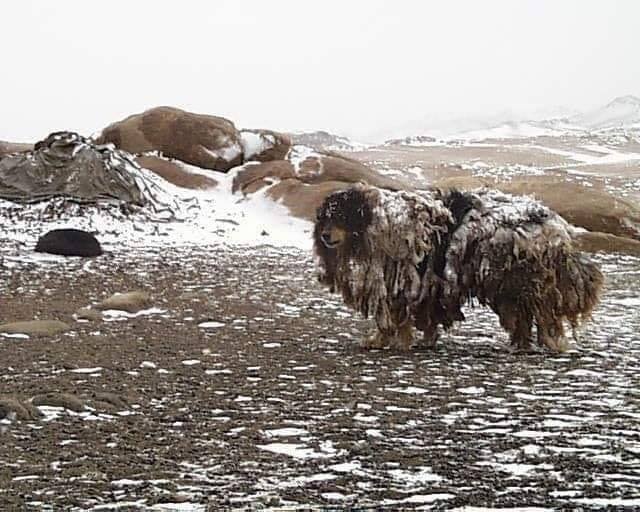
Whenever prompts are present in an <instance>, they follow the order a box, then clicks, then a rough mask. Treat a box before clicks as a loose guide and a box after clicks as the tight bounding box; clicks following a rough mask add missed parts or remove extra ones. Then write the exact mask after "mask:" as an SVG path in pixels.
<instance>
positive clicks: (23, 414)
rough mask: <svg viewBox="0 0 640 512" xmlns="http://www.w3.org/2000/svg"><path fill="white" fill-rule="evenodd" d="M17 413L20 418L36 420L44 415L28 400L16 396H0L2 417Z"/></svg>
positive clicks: (0, 413)
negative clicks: (24, 400)
mask: <svg viewBox="0 0 640 512" xmlns="http://www.w3.org/2000/svg"><path fill="white" fill-rule="evenodd" d="M12 415H15V416H16V417H17V418H18V419H19V420H35V419H37V418H39V417H40V416H42V414H41V413H40V411H39V410H38V409H37V408H35V407H34V406H33V405H32V404H30V403H28V402H22V401H20V400H18V399H17V398H14V397H8V396H5V397H0V419H2V418H9V417H11V416H12Z"/></svg>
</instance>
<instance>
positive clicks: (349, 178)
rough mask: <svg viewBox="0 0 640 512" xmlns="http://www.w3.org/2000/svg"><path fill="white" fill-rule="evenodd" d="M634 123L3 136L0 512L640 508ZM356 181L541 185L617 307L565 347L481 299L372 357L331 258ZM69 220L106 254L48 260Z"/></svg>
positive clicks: (122, 125)
mask: <svg viewBox="0 0 640 512" xmlns="http://www.w3.org/2000/svg"><path fill="white" fill-rule="evenodd" d="M627 100H628V101H627V103H625V105H627V106H625V107H624V109H622V107H620V106H619V103H620V102H614V105H613V107H612V108H610V109H608V110H607V112H609V111H615V112H616V113H617V115H618V118H616V119H619V118H620V115H619V114H620V112H621V111H624V116H627V115H628V111H629V108H633V102H632V101H631V100H629V99H628V98H627ZM628 105H631V107H628ZM621 109H622V110H621ZM627 117H628V116H627ZM614 118H615V116H613V117H612V116H608V117H607V116H606V115H604V114H603V115H595V114H593V113H592V115H591V117H589V119H590V120H591V121H590V122H593V123H595V124H594V125H593V126H594V128H593V129H591V128H590V129H586V128H585V129H583V130H581V131H576V130H573V131H570V130H568V129H567V130H564V131H563V132H562V135H557V134H554V135H549V134H548V133H546V134H544V135H540V134H537V135H534V136H532V135H526V136H523V135H522V134H523V133H525V131H524V130H521V131H520V135H521V136H518V137H514V136H513V134H511V135H510V136H509V137H501V138H496V137H495V135H496V133H497V132H496V131H495V130H493V131H492V132H491V134H490V135H492V136H491V137H486V136H483V138H481V139H479V140H476V139H475V138H473V137H472V138H463V137H462V138H454V139H443V138H440V137H438V136H431V135H428V134H417V135H415V136H409V137H406V138H405V137H403V138H400V139H398V140H394V141H389V142H388V143H387V144H381V145H373V146H363V145H357V144H347V143H346V142H345V143H344V146H343V147H340V148H338V147H328V146H326V145H323V144H325V143H326V144H329V145H331V144H333V143H335V141H336V140H337V139H335V138H332V137H329V138H326V137H325V138H324V139H323V138H322V137H319V138H318V137H316V136H313V137H311V138H310V139H309V140H307V141H305V140H301V139H300V138H299V134H298V135H293V136H290V135H287V134H281V133H277V132H274V131H271V130H268V129H254V128H248V129H245V128H242V129H239V128H237V127H236V126H235V125H234V124H233V123H232V122H231V121H229V120H225V119H223V118H218V117H215V116H204V115H198V114H191V113H188V112H184V111H181V110H178V109H172V108H169V107H161V108H159V109H152V110H151V111H147V112H145V113H140V114H135V115H133V116H131V117H129V118H126V119H124V120H122V121H119V122H116V123H114V124H112V125H110V126H109V127H107V128H105V130H103V131H102V132H101V133H100V134H99V135H98V136H97V138H96V139H95V140H93V139H88V138H84V137H82V136H80V135H77V134H70V133H68V132H65V133H64V134H57V135H55V136H52V137H48V138H46V139H43V141H40V142H38V143H37V144H35V145H29V144H26V145H10V144H7V143H3V144H0V359H1V360H2V361H4V362H5V364H4V366H3V372H2V374H1V375H0V380H1V382H2V386H0V440H1V441H2V442H1V443H0V509H2V510H30V509H33V510H104V509H113V510H167V511H168V510H172V511H173V510H190V511H201V510H202V511H204V510H224V509H234V510H257V509H260V510H296V509H300V508H304V509H314V508H316V509H322V510H327V509H334V510H343V509H346V508H353V509H358V510H380V509H388V510H398V509H436V510H440V509H447V510H450V509H453V510H456V509H457V510H479V509H481V510H490V509H498V508H502V509H504V508H517V509H523V508H524V507H529V508H528V509H529V510H554V509H582V510H590V509H602V508H606V509H609V510H617V509H628V510H632V509H637V508H638V507H640V501H639V496H638V492H637V489H638V487H639V485H640V470H639V469H638V468H639V467H640V414H639V413H638V410H639V409H638V404H639V403H640V396H639V395H638V389H639V387H640V386H639V385H640V380H639V377H638V375H639V370H640V365H639V363H638V361H639V360H640V359H639V357H640V336H639V335H638V332H640V314H639V313H638V311H639V306H640V300H639V298H638V290H639V289H640V258H639V257H638V256H640V248H639V246H640V208H639V206H638V199H639V198H640V142H639V141H640V138H639V137H638V136H637V133H636V132H635V131H634V129H633V128H632V127H631V128H628V127H625V126H623V127H620V126H618V125H617V124H616V121H615V119H614ZM612 119H614V121H612ZM625 119H626V118H625ZM562 122H563V123H565V124H567V123H568V121H562ZM584 122H585V123H586V121H584ZM611 123H613V126H611ZM556 124H558V123H556ZM547 128H548V127H547ZM547 128H545V129H547ZM501 133H502V135H504V134H505V133H506V132H505V131H504V130H503V131H502V132H501ZM476 135H478V133H476ZM481 135H482V134H481ZM484 135H487V133H484ZM492 137H493V138H492ZM344 140H346V141H347V142H348V139H344ZM313 141H316V142H318V143H317V144H315V143H313V144H312V142H313ZM322 141H325V142H322ZM326 141H328V142H326ZM342 142H344V141H341V143H342ZM311 146H314V147H311ZM338 149H339V151H336V150H338ZM1 151H5V152H4V153H2V152H1ZM81 164H82V165H81ZM83 169H84V170H87V169H88V170H90V172H88V171H87V172H85V173H84V174H83V171H82V170H83ZM357 181H365V182H368V183H371V184H374V185H377V186H382V187H387V188H394V189H397V188H419V187H428V186H457V187H461V188H467V187H478V186H484V185H488V186H492V187H497V188H501V189H503V190H505V191H508V192H513V193H528V194H532V195H535V196H536V197H538V198H539V199H540V200H542V201H543V202H545V203H546V204H548V205H549V206H551V207H552V208H554V209H556V210H557V211H558V212H559V213H560V214H561V215H563V216H564V217H565V218H567V220H569V221H570V222H572V223H573V224H574V225H575V226H576V232H575V236H576V243H578V244H580V245H581V247H583V248H584V249H585V250H588V251H590V252H593V253H594V254H593V255H592V257H593V258H595V259H597V260H598V261H599V262H600V264H601V265H602V267H603V269H604V272H605V274H606V277H607V282H606V290H605V294H604V297H603V302H602V305H601V306H600V307H599V308H598V309H597V310H596V313H595V315H594V318H593V321H592V322H591V323H590V324H588V326H587V328H586V329H585V330H584V331H583V332H581V333H579V335H578V339H577V341H576V342H575V344H574V345H573V348H572V350H570V351H569V352H568V353H566V354H563V355H561V356H554V357H549V356H548V354H544V353H538V354H533V355H527V356H524V355H516V354H512V353H510V351H509V349H508V343H507V340H506V337H505V335H504V333H503V331H502V330H501V329H500V327H499V326H498V324H497V321H496V319H495V317H494V315H493V314H491V313H490V312H489V311H487V310H485V309H483V308H468V310H467V311H466V314H467V316H468V320H467V321H466V322H464V323H463V324H462V325H460V326H459V327H457V328H454V329H453V330H452V331H451V332H449V333H447V334H445V335H444V336H443V337H442V343H441V345H440V348H439V350H438V351H436V352H426V351H421V350H419V349H417V350H415V351H413V352H410V353H398V352H394V351H389V350H384V351H371V352H365V351H362V350H361V349H360V348H359V345H358V341H359V339H360V337H362V336H363V335H364V334H366V333H367V331H368V329H369V328H370V325H369V324H368V323H367V322H366V321H364V320H363V319H361V318H359V317H357V316H356V315H354V314H352V312H350V311H349V310H347V309H345V307H344V306H343V304H342V301H341V300H340V299H339V297H337V296H334V295H330V294H329V293H328V292H326V290H323V289H321V288H320V287H319V285H318V284H317V282H316V279H315V276H314V265H313V260H312V258H311V253H310V245H311V243H310V231H311V228H312V224H311V222H310V221H311V220H313V218H314V213H315V208H316V206H317V205H318V204H319V203H320V202H321V201H322V199H323V198H324V197H325V195H326V194H328V193H329V192H331V191H333V190H337V189H340V188H343V187H345V186H347V185H348V184H350V183H353V182H357ZM59 227H74V228H82V229H86V230H88V231H91V232H92V233H94V234H95V235H96V236H97V238H98V239H99V240H100V243H101V245H102V248H103V249H104V251H105V254H104V255H102V256H99V257H97V258H92V259H86V258H63V257H59V256H51V255H46V254H38V253H35V252H34V251H33V249H34V247H35V244H36V241H37V239H38V238H39V237H40V236H42V235H43V234H44V233H45V232H47V231H48V230H50V229H53V228H59ZM128 292H134V293H133V294H132V295H117V294H125V293H128ZM114 294H116V295H114ZM34 321H35V322H34ZM471 506H472V507H479V508H475V509H474V508H465V507H471Z"/></svg>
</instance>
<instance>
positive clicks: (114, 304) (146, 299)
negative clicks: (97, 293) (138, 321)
mask: <svg viewBox="0 0 640 512" xmlns="http://www.w3.org/2000/svg"><path fill="white" fill-rule="evenodd" d="M150 305H151V296H150V295H149V294H148V293H147V292H144V291H141V290H137V291H133V292H126V293H114V294H113V295H112V296H111V297H109V298H108V299H105V300H103V301H102V302H101V303H99V304H96V306H95V307H96V308H97V309H118V310H121V311H126V312H128V313H137V312H138V311H140V310H142V309H146V308H148V307H149V306H150Z"/></svg>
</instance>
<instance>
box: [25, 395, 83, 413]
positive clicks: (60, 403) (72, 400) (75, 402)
mask: <svg viewBox="0 0 640 512" xmlns="http://www.w3.org/2000/svg"><path fill="white" fill-rule="evenodd" d="M31 403H32V404H33V405H36V406H39V405H48V406H50V407H64V408H65V409H69V410H70V411H74V412H82V411H84V410H85V405H84V400H82V399H80V398H78V397H77V396H75V395H71V394H69V393H46V394H44V395H37V396H34V397H33V399H32V400H31Z"/></svg>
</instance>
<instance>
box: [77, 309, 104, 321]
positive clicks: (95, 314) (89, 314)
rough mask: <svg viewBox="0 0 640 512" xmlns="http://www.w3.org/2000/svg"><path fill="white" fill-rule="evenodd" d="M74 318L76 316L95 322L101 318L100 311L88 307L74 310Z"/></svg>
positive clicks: (79, 318)
mask: <svg viewBox="0 0 640 512" xmlns="http://www.w3.org/2000/svg"><path fill="white" fill-rule="evenodd" d="M76 318H78V320H91V321H94V322H97V321H99V320H102V312H101V311H96V310H95V309H92V308H88V307H87V308H80V309H79V310H78V311H76Z"/></svg>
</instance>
